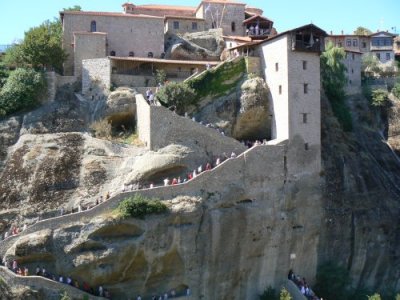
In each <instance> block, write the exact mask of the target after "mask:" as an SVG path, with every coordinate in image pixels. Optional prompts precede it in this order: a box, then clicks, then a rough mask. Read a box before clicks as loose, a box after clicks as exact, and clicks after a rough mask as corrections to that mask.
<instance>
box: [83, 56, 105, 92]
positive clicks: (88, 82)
mask: <svg viewBox="0 0 400 300" xmlns="http://www.w3.org/2000/svg"><path fill="white" fill-rule="evenodd" d="M110 86H111V64H110V60H109V59H108V58H97V59H87V60H84V61H82V94H83V95H85V96H88V95H89V94H91V92H92V91H93V90H96V91H97V93H99V94H100V95H107V94H108V92H109V90H110Z"/></svg>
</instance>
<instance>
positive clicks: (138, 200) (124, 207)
mask: <svg viewBox="0 0 400 300" xmlns="http://www.w3.org/2000/svg"><path fill="white" fill-rule="evenodd" d="M118 210H119V212H120V214H121V217H123V218H128V217H134V218H139V219H144V217H145V216H146V215H149V214H161V213H164V212H166V211H167V210H168V208H167V206H166V205H165V204H164V203H163V202H161V201H160V200H158V199H147V198H145V197H143V196H142V195H140V194H135V196H133V197H129V198H126V199H124V200H123V201H121V202H120V204H119V205H118Z"/></svg>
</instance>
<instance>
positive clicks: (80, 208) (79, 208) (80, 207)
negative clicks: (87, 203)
mask: <svg viewBox="0 0 400 300" xmlns="http://www.w3.org/2000/svg"><path fill="white" fill-rule="evenodd" d="M81 211H82V206H81V204H80V203H79V204H78V212H81Z"/></svg>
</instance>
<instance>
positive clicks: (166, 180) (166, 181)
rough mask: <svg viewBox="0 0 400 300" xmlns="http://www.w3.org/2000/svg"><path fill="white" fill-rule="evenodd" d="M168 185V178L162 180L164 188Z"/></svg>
mask: <svg viewBox="0 0 400 300" xmlns="http://www.w3.org/2000/svg"><path fill="white" fill-rule="evenodd" d="M168 185H169V179H168V178H165V179H164V186H168Z"/></svg>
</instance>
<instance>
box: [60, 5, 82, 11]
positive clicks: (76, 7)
mask: <svg viewBox="0 0 400 300" xmlns="http://www.w3.org/2000/svg"><path fill="white" fill-rule="evenodd" d="M81 10H82V7H81V6H80V5H74V6H72V7H67V8H63V11H81Z"/></svg>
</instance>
